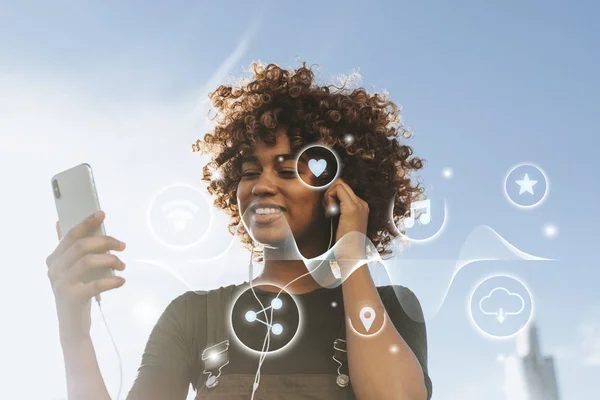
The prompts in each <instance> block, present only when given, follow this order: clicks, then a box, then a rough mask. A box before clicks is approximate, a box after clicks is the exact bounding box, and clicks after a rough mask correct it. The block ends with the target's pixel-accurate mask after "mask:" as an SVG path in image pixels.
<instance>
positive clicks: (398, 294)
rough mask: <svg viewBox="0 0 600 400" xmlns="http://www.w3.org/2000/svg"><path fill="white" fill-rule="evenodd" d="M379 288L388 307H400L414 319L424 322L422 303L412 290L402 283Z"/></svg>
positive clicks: (380, 294) (399, 308) (399, 309)
mask: <svg viewBox="0 0 600 400" xmlns="http://www.w3.org/2000/svg"><path fill="white" fill-rule="evenodd" d="M377 290H378V291H379V296H380V297H381V301H382V302H383V304H384V305H385V307H386V309H387V308H395V309H398V311H401V312H402V313H403V314H406V315H407V316H409V317H410V318H411V319H412V320H413V321H415V322H424V320H423V309H422V307H421V303H420V302H419V299H418V298H417V296H416V295H415V293H414V292H413V291H412V290H410V289H409V288H407V287H406V286H402V285H386V286H379V287H377ZM398 306H400V307H398Z"/></svg>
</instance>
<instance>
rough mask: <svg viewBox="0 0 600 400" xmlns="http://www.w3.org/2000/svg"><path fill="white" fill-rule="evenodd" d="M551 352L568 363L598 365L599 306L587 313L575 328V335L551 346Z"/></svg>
mask: <svg viewBox="0 0 600 400" xmlns="http://www.w3.org/2000/svg"><path fill="white" fill-rule="evenodd" d="M552 354H553V355H554V356H555V357H556V358H557V359H558V360H560V361H562V362H564V363H568V364H572V363H578V364H583V365H584V366H587V367H599V366H600V308H594V309H592V311H591V312H589V313H588V315H587V316H586V318H585V320H583V321H582V322H581V323H580V324H579V325H578V326H577V328H576V332H575V337H574V338H573V339H572V340H571V341H570V342H568V343H564V344H561V345H558V346H555V347H554V348H553V351H552Z"/></svg>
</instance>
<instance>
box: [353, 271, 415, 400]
mask: <svg viewBox="0 0 600 400" xmlns="http://www.w3.org/2000/svg"><path fill="white" fill-rule="evenodd" d="M342 292H343V297H344V310H345V314H346V332H347V333H346V343H347V351H348V365H349V371H350V379H351V382H352V388H353V390H354V393H355V395H356V397H357V399H359V400H387V399H390V400H392V399H393V400H397V399H402V400H426V399H427V388H426V386H425V378H424V375H423V368H422V367H421V364H420V363H419V360H418V359H417V357H416V356H415V354H414V353H413V351H412V350H411V348H410V346H409V345H408V344H407V342H406V341H405V340H404V339H403V338H402V336H401V335H400V334H399V333H398V331H397V330H396V328H395V326H394V324H393V323H392V321H391V319H390V317H389V315H387V312H386V309H385V306H384V304H383V302H382V301H381V298H380V296H379V292H378V291H377V287H376V286H375V284H374V283H373V280H372V278H371V274H370V273H369V269H368V267H367V265H366V264H365V265H363V266H361V267H360V268H358V269H356V270H355V271H354V272H353V273H352V274H351V275H350V276H348V277H347V278H346V279H345V280H344V282H343V283H342ZM365 306H369V307H372V308H373V309H374V310H375V314H376V316H375V319H374V321H373V324H372V327H371V329H370V330H369V332H371V333H373V332H376V331H377V330H378V332H377V333H376V334H374V335H372V336H361V335H359V334H357V333H356V332H355V331H354V330H353V328H352V327H354V329H356V331H358V332H359V333H361V334H363V335H365V334H368V332H367V331H366V329H365V328H364V326H363V324H362V322H361V320H360V317H359V316H360V311H361V309H362V308H363V307H365ZM384 314H385V323H383V321H384ZM350 323H352V327H351V326H350ZM382 324H383V326H382Z"/></svg>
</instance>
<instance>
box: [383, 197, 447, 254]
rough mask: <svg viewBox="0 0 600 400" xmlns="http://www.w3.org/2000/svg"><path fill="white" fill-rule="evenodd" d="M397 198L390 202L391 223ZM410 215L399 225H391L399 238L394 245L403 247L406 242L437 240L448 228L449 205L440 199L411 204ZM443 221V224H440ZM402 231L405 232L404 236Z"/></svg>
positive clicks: (417, 201)
mask: <svg viewBox="0 0 600 400" xmlns="http://www.w3.org/2000/svg"><path fill="white" fill-rule="evenodd" d="M394 206H395V198H394V199H392V201H390V205H389V216H390V217H389V221H390V222H391V221H393V218H394ZM408 211H409V212H408V214H407V215H406V216H405V217H404V218H400V219H399V220H398V223H397V225H395V224H391V226H393V227H394V228H395V229H396V231H397V233H398V237H397V238H396V239H393V243H397V244H399V245H401V244H402V243H403V242H404V241H407V242H414V243H427V242H431V241H433V240H434V239H437V238H438V237H439V236H440V235H441V234H442V232H444V230H445V228H446V224H447V222H448V205H447V202H446V200H444V201H443V202H441V201H439V200H438V199H431V198H426V199H422V200H415V201H413V202H411V203H410V205H409V210H408ZM440 221H441V222H440ZM402 231H405V233H404V234H403V233H402Z"/></svg>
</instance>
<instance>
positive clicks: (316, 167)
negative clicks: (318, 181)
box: [308, 159, 327, 178]
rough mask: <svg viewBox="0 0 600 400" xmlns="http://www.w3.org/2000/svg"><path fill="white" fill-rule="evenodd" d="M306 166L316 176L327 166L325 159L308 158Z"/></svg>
mask: <svg viewBox="0 0 600 400" xmlns="http://www.w3.org/2000/svg"><path fill="white" fill-rule="evenodd" d="M308 168H309V169H310V171H311V172H312V173H313V174H315V176H316V177H317V178H318V177H319V176H320V175H321V174H322V173H323V171H325V168H327V161H326V160H324V159H320V160H318V161H317V160H308Z"/></svg>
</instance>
